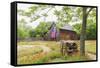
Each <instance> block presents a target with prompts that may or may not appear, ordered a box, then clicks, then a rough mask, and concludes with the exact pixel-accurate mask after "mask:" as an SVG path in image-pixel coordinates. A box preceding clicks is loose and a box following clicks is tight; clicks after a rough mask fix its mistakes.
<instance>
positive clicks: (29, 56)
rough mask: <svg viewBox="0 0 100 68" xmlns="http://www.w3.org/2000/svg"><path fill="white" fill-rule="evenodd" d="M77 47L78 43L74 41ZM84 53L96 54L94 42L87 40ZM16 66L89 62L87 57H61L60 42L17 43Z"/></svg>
mask: <svg viewBox="0 0 100 68" xmlns="http://www.w3.org/2000/svg"><path fill="white" fill-rule="evenodd" d="M76 43H77V44H78V46H79V41H76ZM85 45H86V46H85V49H86V52H91V53H93V54H95V53H96V41H95V40H88V41H86V42H85ZM17 57H18V59H17V63H18V64H38V63H51V62H70V61H85V60H90V59H89V58H88V57H86V56H84V57H80V55H79V54H77V55H75V56H62V54H61V53H60V42H56V41H33V42H18V50H17Z"/></svg>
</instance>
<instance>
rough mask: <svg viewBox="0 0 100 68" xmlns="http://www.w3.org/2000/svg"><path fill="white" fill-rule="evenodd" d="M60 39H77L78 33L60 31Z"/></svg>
mask: <svg viewBox="0 0 100 68" xmlns="http://www.w3.org/2000/svg"><path fill="white" fill-rule="evenodd" d="M60 39H61V40H77V34H76V32H74V31H69V30H68V31H65V30H61V31H60Z"/></svg>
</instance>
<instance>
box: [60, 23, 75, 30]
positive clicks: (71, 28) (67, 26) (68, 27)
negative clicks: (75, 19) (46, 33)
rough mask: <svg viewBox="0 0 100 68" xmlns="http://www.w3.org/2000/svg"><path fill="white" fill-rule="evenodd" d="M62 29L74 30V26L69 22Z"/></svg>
mask: <svg viewBox="0 0 100 68" xmlns="http://www.w3.org/2000/svg"><path fill="white" fill-rule="evenodd" d="M60 29H64V30H70V31H73V27H72V26H71V25H69V24H66V25H65V26H63V27H61V28H60Z"/></svg>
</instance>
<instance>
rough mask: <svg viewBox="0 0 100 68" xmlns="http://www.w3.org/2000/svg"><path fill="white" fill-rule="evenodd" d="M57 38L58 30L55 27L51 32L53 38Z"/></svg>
mask: <svg viewBox="0 0 100 68" xmlns="http://www.w3.org/2000/svg"><path fill="white" fill-rule="evenodd" d="M55 37H56V28H55V27H54V28H53V29H52V30H51V38H55Z"/></svg>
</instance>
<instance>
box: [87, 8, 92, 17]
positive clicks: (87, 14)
mask: <svg viewBox="0 0 100 68" xmlns="http://www.w3.org/2000/svg"><path fill="white" fill-rule="evenodd" d="M92 9H93V8H90V9H89V11H87V16H88V15H89V13H90V12H91V10H92Z"/></svg>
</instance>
